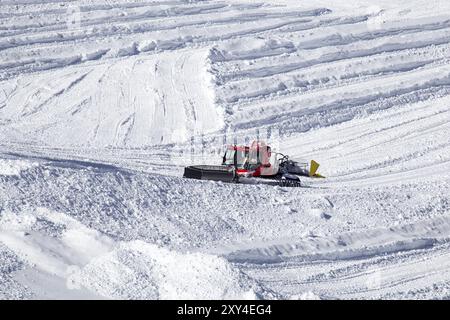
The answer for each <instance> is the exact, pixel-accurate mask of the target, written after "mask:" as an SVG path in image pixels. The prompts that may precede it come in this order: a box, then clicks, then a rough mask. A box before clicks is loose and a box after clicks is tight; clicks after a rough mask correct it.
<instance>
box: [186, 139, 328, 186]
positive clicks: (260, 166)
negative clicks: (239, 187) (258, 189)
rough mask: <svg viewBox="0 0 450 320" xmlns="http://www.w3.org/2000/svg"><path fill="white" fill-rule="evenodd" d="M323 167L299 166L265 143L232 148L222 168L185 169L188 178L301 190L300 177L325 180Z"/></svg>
mask: <svg viewBox="0 0 450 320" xmlns="http://www.w3.org/2000/svg"><path fill="white" fill-rule="evenodd" d="M318 168H319V164H318V163H317V162H315V161H314V160H311V162H310V164H309V168H308V164H307V163H299V162H297V161H293V160H290V159H289V157H288V156H286V155H284V154H282V153H278V152H274V151H273V150H272V148H271V147H270V146H267V145H266V144H265V143H264V142H262V141H254V142H253V143H252V144H251V146H237V145H231V146H228V147H227V149H226V152H225V154H224V156H223V159H222V165H218V166H215V165H198V166H189V167H186V168H185V169H184V175H183V176H184V177H185V178H191V179H200V180H215V181H224V182H236V183H266V184H272V185H280V186H284V187H300V186H301V182H300V177H299V176H309V177H321V178H323V176H321V175H319V174H317V173H316V172H317V169H318Z"/></svg>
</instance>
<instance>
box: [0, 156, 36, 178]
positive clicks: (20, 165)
mask: <svg viewBox="0 0 450 320" xmlns="http://www.w3.org/2000/svg"><path fill="white" fill-rule="evenodd" d="M36 166H38V164H37V163H36V162H30V161H26V160H13V159H0V175H5V176H6V175H8V176H17V175H19V174H20V172H22V171H23V170H28V169H31V168H34V167H36Z"/></svg>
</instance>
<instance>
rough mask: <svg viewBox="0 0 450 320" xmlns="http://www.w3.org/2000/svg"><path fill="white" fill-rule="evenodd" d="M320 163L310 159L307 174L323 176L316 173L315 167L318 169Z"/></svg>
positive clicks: (317, 176)
mask: <svg viewBox="0 0 450 320" xmlns="http://www.w3.org/2000/svg"><path fill="white" fill-rule="evenodd" d="M319 166H320V164H318V163H317V162H316V161H314V160H311V165H310V166H309V176H310V177H316V178H325V177H324V176H322V175H320V174H318V173H317V169H319Z"/></svg>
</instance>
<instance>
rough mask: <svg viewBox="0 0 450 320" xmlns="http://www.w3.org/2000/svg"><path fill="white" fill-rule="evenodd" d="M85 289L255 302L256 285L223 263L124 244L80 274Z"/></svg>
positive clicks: (126, 295) (127, 295) (124, 295)
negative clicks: (249, 300)
mask: <svg viewBox="0 0 450 320" xmlns="http://www.w3.org/2000/svg"><path fill="white" fill-rule="evenodd" d="M81 279H82V284H83V286H84V287H86V288H88V289H90V290H93V291H95V292H97V293H98V294H100V295H102V296H104V297H108V298H113V299H256V298H257V294H256V293H255V291H254V284H252V282H251V281H249V279H248V278H246V277H244V276H243V274H241V273H240V272H239V271H238V270H237V269H235V268H233V267H232V266H231V265H230V263H229V262H228V261H226V260H225V259H223V258H220V257H217V256H214V255H208V254H202V253H178V252H175V251H171V250H167V249H164V248H160V247H158V246H156V245H153V244H149V243H146V242H143V241H140V240H138V241H132V242H127V243H121V244H120V245H119V246H118V248H117V249H116V250H114V251H112V252H110V253H109V254H106V255H103V256H100V257H98V258H96V259H94V260H93V261H92V262H91V263H90V264H88V265H86V266H85V267H84V268H83V270H82V274H81Z"/></svg>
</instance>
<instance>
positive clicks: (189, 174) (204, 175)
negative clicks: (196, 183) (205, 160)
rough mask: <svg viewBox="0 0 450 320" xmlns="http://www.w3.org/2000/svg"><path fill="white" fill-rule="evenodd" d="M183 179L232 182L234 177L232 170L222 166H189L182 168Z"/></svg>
mask: <svg viewBox="0 0 450 320" xmlns="http://www.w3.org/2000/svg"><path fill="white" fill-rule="evenodd" d="M183 177H184V178H189V179H198V180H213V181H223V182H233V180H234V178H235V176H234V171H233V169H232V168H228V167H224V166H208V165H200V166H189V167H186V168H184V174H183Z"/></svg>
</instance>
